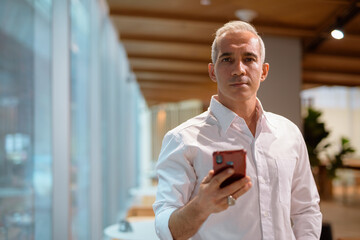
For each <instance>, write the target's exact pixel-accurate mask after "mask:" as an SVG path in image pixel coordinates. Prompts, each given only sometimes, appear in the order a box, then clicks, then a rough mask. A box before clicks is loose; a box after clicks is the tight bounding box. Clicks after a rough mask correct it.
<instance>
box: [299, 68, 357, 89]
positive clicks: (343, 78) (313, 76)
mask: <svg viewBox="0 0 360 240" xmlns="http://www.w3.org/2000/svg"><path fill="white" fill-rule="evenodd" d="M303 82H304V83H314V84H323V85H340V86H360V75H359V74H342V73H333V72H320V71H304V72H303Z"/></svg>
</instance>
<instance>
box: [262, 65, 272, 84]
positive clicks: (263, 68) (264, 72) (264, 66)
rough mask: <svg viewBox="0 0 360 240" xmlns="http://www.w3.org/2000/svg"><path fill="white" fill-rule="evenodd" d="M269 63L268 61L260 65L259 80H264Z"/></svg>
mask: <svg viewBox="0 0 360 240" xmlns="http://www.w3.org/2000/svg"><path fill="white" fill-rule="evenodd" d="M269 67H270V66H269V64H268V63H263V65H262V72H261V76H260V82H263V81H265V79H266V77H267V75H268V73H269Z"/></svg>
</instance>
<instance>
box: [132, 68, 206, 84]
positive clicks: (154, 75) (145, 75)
mask: <svg viewBox="0 0 360 240" xmlns="http://www.w3.org/2000/svg"><path fill="white" fill-rule="evenodd" d="M135 74H136V77H137V80H138V82H146V81H161V82H180V83H184V84H186V83H207V82H210V81H211V80H210V78H209V76H208V75H207V74H184V73H166V72H165V73H164V72H140V71H135Z"/></svg>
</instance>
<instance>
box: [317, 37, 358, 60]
mask: <svg viewBox="0 0 360 240" xmlns="http://www.w3.org/2000/svg"><path fill="white" fill-rule="evenodd" d="M359 43H360V36H357V35H349V34H347V35H345V37H344V38H343V39H341V40H336V39H333V38H331V37H330V36H329V39H328V40H327V41H325V42H324V43H323V44H322V45H321V46H320V47H319V48H318V49H317V51H316V53H322V54H332V55H340V56H353V57H359V56H360V44H359Z"/></svg>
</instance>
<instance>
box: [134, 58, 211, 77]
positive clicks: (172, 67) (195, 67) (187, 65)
mask: <svg viewBox="0 0 360 240" xmlns="http://www.w3.org/2000/svg"><path fill="white" fill-rule="evenodd" d="M129 60H130V65H131V67H132V69H133V71H160V72H183V73H203V74H207V65H208V61H199V62H195V61H181V60H169V59H166V60H164V59H151V58H130V59H129Z"/></svg>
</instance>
